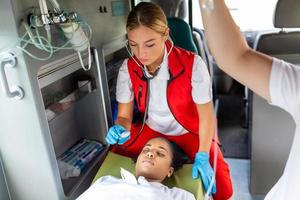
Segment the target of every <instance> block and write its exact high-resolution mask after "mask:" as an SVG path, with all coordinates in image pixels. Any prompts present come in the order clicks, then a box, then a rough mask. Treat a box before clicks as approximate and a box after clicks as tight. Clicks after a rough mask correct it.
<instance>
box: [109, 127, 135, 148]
mask: <svg viewBox="0 0 300 200" xmlns="http://www.w3.org/2000/svg"><path fill="white" fill-rule="evenodd" d="M129 139H130V132H129V131H127V130H126V129H125V128H124V127H123V126H121V125H118V124H116V125H114V126H112V127H110V129H109V130H108V133H107V135H106V138H105V140H106V142H107V143H108V144H116V143H118V144H124V143H125V142H126V141H127V140H129Z"/></svg>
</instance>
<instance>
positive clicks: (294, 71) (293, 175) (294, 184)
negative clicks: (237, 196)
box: [265, 58, 300, 200]
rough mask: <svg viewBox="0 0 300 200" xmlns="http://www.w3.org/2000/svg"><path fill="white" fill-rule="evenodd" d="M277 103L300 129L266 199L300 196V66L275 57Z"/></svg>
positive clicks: (273, 98)
mask: <svg viewBox="0 0 300 200" xmlns="http://www.w3.org/2000/svg"><path fill="white" fill-rule="evenodd" d="M270 95H271V101H272V104H273V105H276V106H279V107H281V108H283V109H284V110H286V111H287V112H289V113H290V114H291V115H292V117H293V119H294V121H295V123H296V132H295V136H294V141H293V144H292V147H291V152H290V155H289V158H288V160H287V163H286V166H285V169H284V172H283V174H282V176H281V177H280V179H279V180H278V182H277V183H276V184H275V185H274V186H273V188H272V189H271V191H270V192H269V193H268V194H267V196H266V198H265V200H286V199H288V200H298V199H300V198H299V189H300V135H299V134H300V66H295V65H292V64H289V63H286V62H284V61H281V60H278V59H276V58H274V59H273V66H272V72H271V78H270Z"/></svg>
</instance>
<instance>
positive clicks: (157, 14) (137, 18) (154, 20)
mask: <svg viewBox="0 0 300 200" xmlns="http://www.w3.org/2000/svg"><path fill="white" fill-rule="evenodd" d="M141 25H143V26H146V27H148V28H150V29H152V30H154V31H156V32H157V33H160V34H162V35H166V32H167V30H168V24H167V18H166V15H165V13H164V11H163V10H162V9H161V8H160V7H159V6H158V5H156V4H154V3H151V2H141V3H139V4H138V5H136V6H135V7H134V8H133V9H132V10H131V11H130V13H129V15H128V17H127V23H126V30H127V32H129V31H131V30H133V29H135V28H138V27H139V26H141Z"/></svg>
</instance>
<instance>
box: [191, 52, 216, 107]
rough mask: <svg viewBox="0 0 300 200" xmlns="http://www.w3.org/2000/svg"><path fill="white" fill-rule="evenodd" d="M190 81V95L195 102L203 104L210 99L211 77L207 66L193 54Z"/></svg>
mask: <svg viewBox="0 0 300 200" xmlns="http://www.w3.org/2000/svg"><path fill="white" fill-rule="evenodd" d="M191 82H192V97H193V100H194V102H195V103H196V104H205V103H208V102H210V101H211V100H212V87H211V79H210V76H209V73H208V70H207V66H206V65H205V63H204V61H203V60H202V59H201V57H200V56H198V55H195V60H194V64H193V71H192V80H191Z"/></svg>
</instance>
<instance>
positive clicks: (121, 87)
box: [116, 59, 133, 103]
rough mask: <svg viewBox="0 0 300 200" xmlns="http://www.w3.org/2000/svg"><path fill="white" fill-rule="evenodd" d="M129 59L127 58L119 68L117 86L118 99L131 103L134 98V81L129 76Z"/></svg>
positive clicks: (120, 101)
mask: <svg viewBox="0 0 300 200" xmlns="http://www.w3.org/2000/svg"><path fill="white" fill-rule="evenodd" d="M127 61H128V59H125V60H124V62H123V64H122V66H121V67H120V69H119V74H118V78H117V88H116V99H117V101H118V102H119V103H129V102H131V101H132V100H133V90H132V83H131V80H130V77H129V72H128V67H127Z"/></svg>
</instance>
